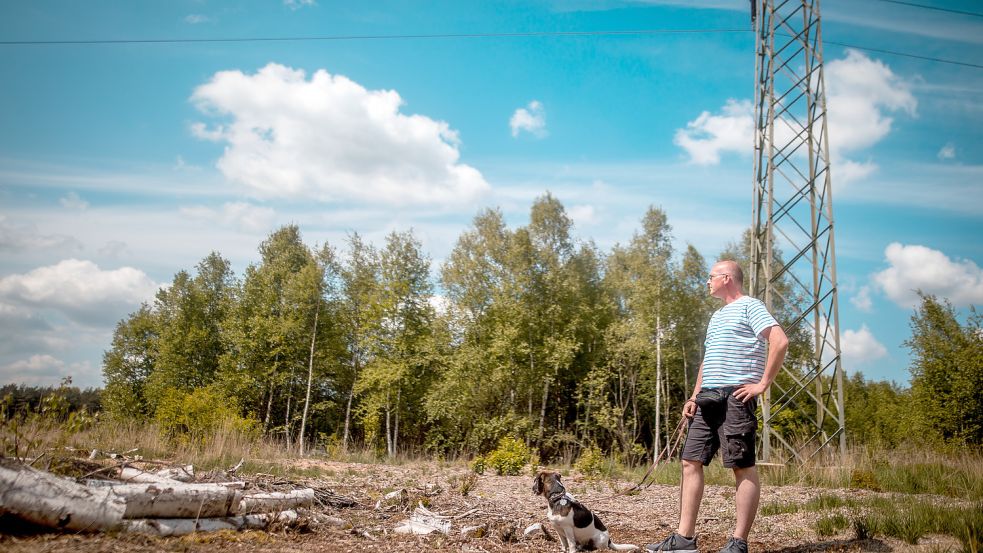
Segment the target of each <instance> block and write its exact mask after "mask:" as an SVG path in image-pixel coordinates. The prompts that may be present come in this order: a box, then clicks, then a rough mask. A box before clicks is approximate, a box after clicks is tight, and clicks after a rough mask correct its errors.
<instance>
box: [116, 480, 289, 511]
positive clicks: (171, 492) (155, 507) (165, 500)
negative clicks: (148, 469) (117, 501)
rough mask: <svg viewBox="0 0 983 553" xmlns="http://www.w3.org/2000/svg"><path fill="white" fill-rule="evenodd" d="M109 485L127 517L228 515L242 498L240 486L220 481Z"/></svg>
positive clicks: (234, 509) (235, 509)
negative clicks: (123, 506) (227, 484)
mask: <svg viewBox="0 0 983 553" xmlns="http://www.w3.org/2000/svg"><path fill="white" fill-rule="evenodd" d="M108 489H110V490H112V493H114V494H116V495H117V496H119V497H120V498H122V499H123V500H124V502H125V503H126V511H125V513H124V514H123V518H128V519H129V518H210V517H227V516H231V515H235V514H238V513H239V501H240V500H241V499H242V493H241V492H240V491H239V490H236V489H235V488H230V487H227V486H223V485H222V484H182V483H180V482H178V483H176V484H160V483H155V484H121V485H118V486H111V487H109V488H108ZM276 510H278V511H280V510H283V509H276Z"/></svg>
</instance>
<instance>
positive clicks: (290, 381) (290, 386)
mask: <svg viewBox="0 0 983 553" xmlns="http://www.w3.org/2000/svg"><path fill="white" fill-rule="evenodd" d="M293 398H294V367H293V365H291V366H290V374H289V375H288V376H287V412H286V414H285V415H284V416H283V434H284V436H285V437H286V443H287V449H288V450H289V449H290V447H291V445H290V444H291V440H290V407H291V405H292V404H293Z"/></svg>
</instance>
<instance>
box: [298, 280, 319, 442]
mask: <svg viewBox="0 0 983 553" xmlns="http://www.w3.org/2000/svg"><path fill="white" fill-rule="evenodd" d="M320 311H321V294H320V292H318V296H317V305H315V307H314V331H313V332H311V354H310V357H309V358H308V361H307V394H306V395H305V396H304V414H303V415H302V416H301V417H300V437H299V438H298V441H299V443H300V447H299V448H298V451H299V453H300V456H301V457H303V456H304V432H305V431H306V430H307V411H308V408H309V407H310V405H311V382H312V381H313V380H314V340H315V339H316V338H317V316H318V313H319V312H320Z"/></svg>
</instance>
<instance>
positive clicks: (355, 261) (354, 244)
mask: <svg viewBox="0 0 983 553" xmlns="http://www.w3.org/2000/svg"><path fill="white" fill-rule="evenodd" d="M340 276H341V305H340V308H339V312H338V316H339V324H340V325H341V332H342V333H343V335H344V341H345V344H346V350H347V351H346V355H345V361H344V364H343V370H342V374H341V375H340V379H339V380H340V384H341V385H343V386H344V387H345V389H346V390H347V394H346V398H345V419H344V426H343V429H342V438H341V443H342V447H343V448H347V447H348V443H349V440H350V438H351V431H352V413H353V407H356V403H355V399H356V394H357V392H358V382H359V379H360V378H361V375H362V371H363V370H364V369H365V367H366V366H367V365H369V364H370V363H371V362H372V360H373V358H372V353H373V345H374V343H375V342H374V341H375V339H376V333H377V331H378V328H379V324H380V316H381V314H380V311H379V301H378V296H379V254H378V252H377V251H376V250H375V248H373V247H372V246H371V244H366V243H365V242H364V241H363V240H362V237H361V236H359V235H358V233H353V234H351V235H350V236H349V237H348V259H347V260H345V263H343V264H342V266H341V269H340Z"/></svg>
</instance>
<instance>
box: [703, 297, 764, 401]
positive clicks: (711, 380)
mask: <svg viewBox="0 0 983 553" xmlns="http://www.w3.org/2000/svg"><path fill="white" fill-rule="evenodd" d="M777 324H778V322H777V321H775V318H774V317H772V316H771V313H768V310H767V309H766V308H765V304H763V303H761V300H758V299H755V298H752V297H751V296H741V297H740V298H738V299H736V300H734V301H732V302H731V303H728V304H727V305H725V306H723V307H721V308H720V309H718V310H717V311H716V312H715V313H714V314H713V317H711V318H710V324H709V326H707V340H706V344H705V345H706V354H704V356H703V382H702V387H703V388H720V387H723V386H739V385H741V384H754V383H757V382H760V381H761V377H762V375H764V373H765V356H766V353H767V352H766V345H767V343H766V342H765V341H764V340H762V339H761V338H759V335H760V334H761V332H762V331H764V330H765V329H766V328H769V327H772V326H775V325H777Z"/></svg>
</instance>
